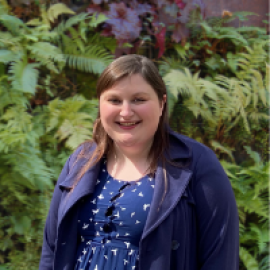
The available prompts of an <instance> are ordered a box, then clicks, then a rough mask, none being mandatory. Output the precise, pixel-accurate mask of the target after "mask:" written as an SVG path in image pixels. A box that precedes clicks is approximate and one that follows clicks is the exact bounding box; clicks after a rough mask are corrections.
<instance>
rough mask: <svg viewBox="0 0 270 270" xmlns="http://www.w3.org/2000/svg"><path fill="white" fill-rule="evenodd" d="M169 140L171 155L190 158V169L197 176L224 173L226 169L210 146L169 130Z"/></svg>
mask: <svg viewBox="0 0 270 270" xmlns="http://www.w3.org/2000/svg"><path fill="white" fill-rule="evenodd" d="M169 141H170V154H171V156H173V157H174V158H175V157H176V159H177V157H179V158H180V159H181V157H185V158H189V159H190V165H189V169H190V170H191V171H192V172H193V175H194V176H195V177H196V176H198V175H201V174H211V173H218V174H222V175H224V170H223V168H222V166H221V164H220V162H219V160H218V158H217V156H216V154H215V152H214V151H213V150H212V149H210V148H209V147H208V146H206V145H204V144H202V143H200V142H198V141H196V140H194V139H192V138H189V137H187V136H185V135H182V134H179V133H176V132H174V131H170V132H169ZM181 152H182V153H181Z"/></svg>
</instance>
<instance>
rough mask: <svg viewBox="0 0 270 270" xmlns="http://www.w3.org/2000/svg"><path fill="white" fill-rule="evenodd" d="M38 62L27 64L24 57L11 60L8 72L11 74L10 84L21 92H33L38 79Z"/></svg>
mask: <svg viewBox="0 0 270 270" xmlns="http://www.w3.org/2000/svg"><path fill="white" fill-rule="evenodd" d="M37 67H39V64H38V63H31V64H28V63H27V61H26V59H24V60H22V61H19V62H13V63H12V64H11V66H10V70H9V73H10V74H12V76H11V78H12V86H13V88H14V89H16V90H19V91H22V92H23V93H30V94H34V93H35V91H36V85H37V80H38V74H39V73H38V70H37Z"/></svg>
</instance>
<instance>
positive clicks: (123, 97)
mask: <svg viewBox="0 0 270 270" xmlns="http://www.w3.org/2000/svg"><path fill="white" fill-rule="evenodd" d="M164 102H166V95H164V97H163V100H162V101H159V99H158V96H157V94H156V92H155V90H154V89H153V88H152V87H151V86H150V85H149V84H148V83H147V82H146V81H145V80H144V79H143V77H142V76H141V75H140V74H135V75H131V76H130V77H126V78H124V79H122V80H121V81H119V82H118V83H116V84H115V85H114V86H113V87H111V88H109V89H108V90H106V91H104V92H103V93H102V94H101V96H100V119H101V122H102V125H103V127H104V129H105V131H106V132H107V134H108V135H109V136H110V137H111V139H112V140H113V141H114V143H115V144H116V145H117V146H118V147H119V148H120V149H122V150H125V151H131V152H134V151H136V152H137V151H140V150H145V149H147V148H150V146H151V144H152V141H153V137H154V134H155V132H156V130H157V127H158V123H159V119H160V116H161V115H162V110H163V106H164Z"/></svg>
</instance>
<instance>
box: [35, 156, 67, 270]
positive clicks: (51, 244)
mask: <svg viewBox="0 0 270 270" xmlns="http://www.w3.org/2000/svg"><path fill="white" fill-rule="evenodd" d="M69 161H70V158H69V159H68V160H67V162H66V164H65V166H64V168H63V170H62V172H61V174H60V176H59V178H58V181H57V184H56V185H55V188H54V193H53V197H52V201H51V205H50V210H49V213H48V216H47V220H46V223H45V229H44V235H43V245H42V253H41V259H40V263H39V270H52V269H53V261H54V249H55V241H56V239H57V219H58V207H59V203H60V200H61V195H62V192H61V190H60V188H59V184H60V183H61V182H63V181H64V179H65V178H66V176H67V175H68V173H69Z"/></svg>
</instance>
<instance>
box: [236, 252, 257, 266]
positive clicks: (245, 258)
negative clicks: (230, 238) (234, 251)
mask: <svg viewBox="0 0 270 270" xmlns="http://www.w3.org/2000/svg"><path fill="white" fill-rule="evenodd" d="M239 251H240V252H239V255H240V259H241V261H242V263H243V264H244V265H245V267H246V269H248V270H259V265H258V261H257V260H256V259H255V258H254V257H253V256H252V255H251V254H250V253H249V252H248V251H247V250H246V249H245V248H243V247H240V250H239Z"/></svg>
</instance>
